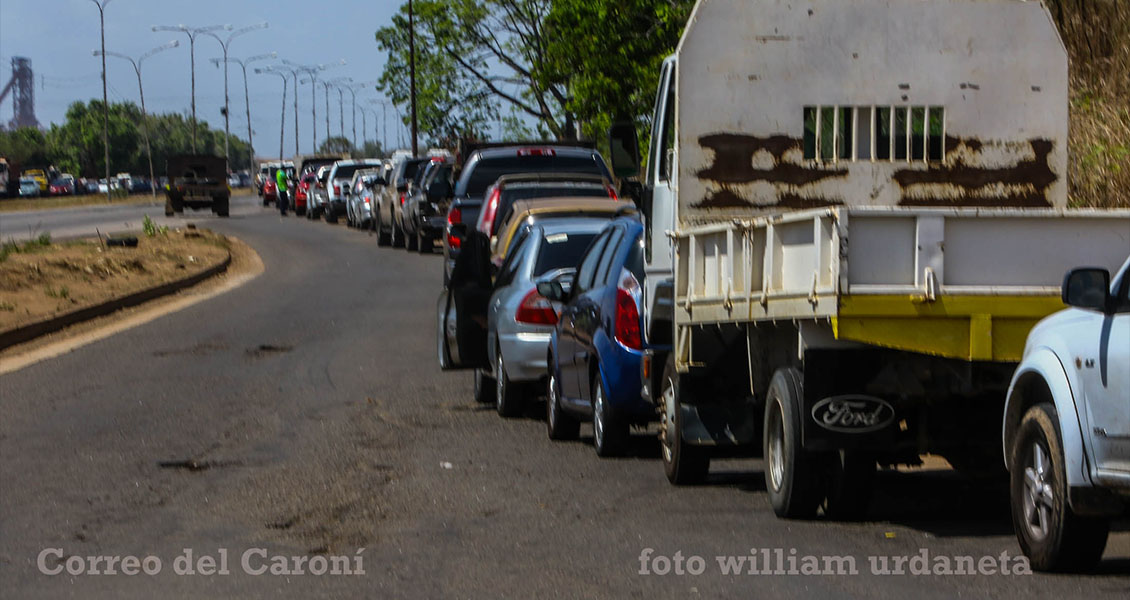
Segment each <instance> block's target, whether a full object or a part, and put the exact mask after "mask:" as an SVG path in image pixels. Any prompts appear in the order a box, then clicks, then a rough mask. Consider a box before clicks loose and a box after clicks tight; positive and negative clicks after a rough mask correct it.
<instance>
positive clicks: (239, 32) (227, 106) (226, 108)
mask: <svg viewBox="0 0 1130 600" xmlns="http://www.w3.org/2000/svg"><path fill="white" fill-rule="evenodd" d="M267 27H270V25H269V24H268V23H267V22H266V21H264V22H262V23H259V24H257V25H249V26H247V27H244V28H243V29H239V30H236V31H235V32H233V33H232V34H231V35H229V36H228V39H227V40H224V39H221V38H220V36H218V35H216V34H215V33H212V32H211V31H202V32H201V33H203V34H204V35H207V36H210V37H212V38H215V40H216V41H217V42H219V43H220V48H222V49H223V51H224V162H225V163H230V162H231V158H230V156H231V152H230V150H229V146H228V144H229V142H230V138H231V127H230V122H231V121H230V118H231V115H230V113H231V110H230V104H229V101H228V100H229V99H228V46H230V45H231V42H232V40H234V39H235V38H236V37H238V36H241V35H243V34H245V33H251V32H252V31H255V30H257V29H266V28H267ZM229 29H230V27H229ZM248 168H251V166H250V165H248ZM224 170H225V171H230V170H231V165H230V164H228V165H227V166H226V167H225V169H224ZM225 175H226V174H225Z"/></svg>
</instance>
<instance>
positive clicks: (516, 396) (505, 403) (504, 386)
mask: <svg viewBox="0 0 1130 600" xmlns="http://www.w3.org/2000/svg"><path fill="white" fill-rule="evenodd" d="M494 354H495V359H494V408H495V410H496V411H497V412H498V416H500V417H505V418H507V419H512V418H514V417H517V416H519V415H521V414H522V409H523V408H525V407H524V406H523V402H522V400H523V398H522V390H521V389H519V386H516V385H514V384H512V383H510V378H509V377H507V376H506V365H505V364H504V363H503V360H502V348H496V349H495V353H494Z"/></svg>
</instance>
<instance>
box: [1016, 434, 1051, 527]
mask: <svg viewBox="0 0 1130 600" xmlns="http://www.w3.org/2000/svg"><path fill="white" fill-rule="evenodd" d="M1050 479H1051V465H1050V463H1049V461H1048V455H1047V452H1045V451H1044V449H1043V447H1042V446H1040V444H1038V443H1034V442H1033V444H1032V452H1031V454H1030V455H1029V457H1028V460H1027V461H1025V465H1024V494H1023V498H1022V499H1023V501H1024V524H1025V526H1026V527H1027V529H1028V535H1029V536H1030V537H1031V538H1032V539H1033V540H1036V541H1039V540H1043V539H1045V538H1046V537H1048V530H1049V527H1050V523H1051V515H1052V511H1054V510H1055V492H1054V491H1053V490H1052V484H1051V481H1050Z"/></svg>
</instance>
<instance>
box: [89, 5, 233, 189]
mask: <svg viewBox="0 0 1130 600" xmlns="http://www.w3.org/2000/svg"><path fill="white" fill-rule="evenodd" d="M221 29H223V30H224V31H231V25H211V26H209V27H188V26H186V25H177V26H166V25H155V26H153V31H179V32H181V33H183V34H185V35H187V36H188V59H189V63H188V64H189V70H190V73H191V79H192V153H193V154H196V36H198V35H200V34H202V33H211V32H213V31H219V30H221ZM225 64H226V63H225ZM226 95H227V94H225V96H226ZM225 160H226V159H225ZM107 179H109V175H107Z"/></svg>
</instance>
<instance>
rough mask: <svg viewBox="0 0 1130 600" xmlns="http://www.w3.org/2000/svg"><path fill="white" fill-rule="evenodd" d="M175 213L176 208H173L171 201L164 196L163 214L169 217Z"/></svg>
mask: <svg viewBox="0 0 1130 600" xmlns="http://www.w3.org/2000/svg"><path fill="white" fill-rule="evenodd" d="M175 213H176V209H174V208H173V201H172V200H169V199H168V198H165V216H166V217H171V216H173V214H175Z"/></svg>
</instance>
